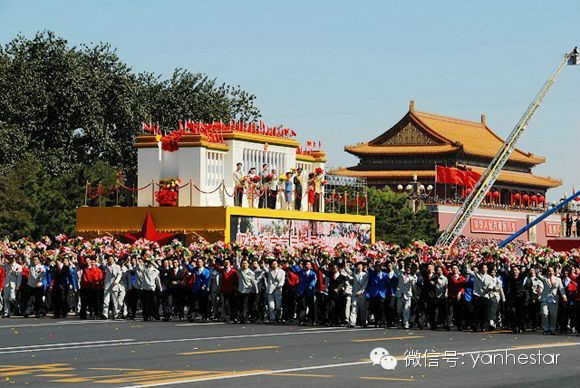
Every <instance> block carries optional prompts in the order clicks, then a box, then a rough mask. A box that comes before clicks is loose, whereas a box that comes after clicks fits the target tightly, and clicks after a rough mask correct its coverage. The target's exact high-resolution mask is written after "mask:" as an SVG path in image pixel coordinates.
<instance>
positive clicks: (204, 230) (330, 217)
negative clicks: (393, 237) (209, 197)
mask: <svg viewBox="0 0 580 388" xmlns="http://www.w3.org/2000/svg"><path fill="white" fill-rule="evenodd" d="M147 213H150V214H151V217H152V218H153V222H154V225H155V230H157V231H159V232H170V233H175V234H176V235H182V236H183V237H184V238H185V242H186V243H190V242H193V241H197V240H198V239H199V238H200V237H202V238H204V239H206V240H207V241H209V242H216V241H224V242H226V243H229V242H230V241H231V228H232V227H235V225H232V220H233V222H236V220H238V219H239V218H236V217H248V219H252V218H254V219H269V220H280V221H283V220H296V221H319V222H322V223H324V222H329V223H344V224H362V225H364V228H365V229H366V230H367V231H368V234H369V237H370V242H372V243H374V241H375V217H374V216H368V215H351V214H337V213H316V212H302V211H293V210H272V209H257V208H241V207H81V208H78V209H77V225H76V230H77V234H78V235H79V236H83V237H85V238H94V237H100V236H112V237H120V236H122V235H123V234H125V233H131V232H137V231H140V230H141V228H142V227H143V222H144V221H145V219H146V217H147ZM351 234H352V232H351Z"/></svg>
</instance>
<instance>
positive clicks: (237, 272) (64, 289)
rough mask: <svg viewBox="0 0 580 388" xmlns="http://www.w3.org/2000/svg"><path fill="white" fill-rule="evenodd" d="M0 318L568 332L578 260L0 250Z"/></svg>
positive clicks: (477, 249) (379, 249) (374, 249)
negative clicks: (0, 315) (73, 317)
mask: <svg viewBox="0 0 580 388" xmlns="http://www.w3.org/2000/svg"><path fill="white" fill-rule="evenodd" d="M0 255H1V261H2V265H1V266H0V287H1V288H2V289H3V292H2V298H1V302H2V304H3V312H4V317H10V316H14V315H22V316H24V317H28V316H31V315H34V316H36V317H42V316H46V315H48V314H52V316H53V317H54V318H61V319H62V318H67V316H69V315H72V314H77V315H78V316H79V317H80V319H87V318H92V319H123V318H126V319H135V317H137V315H138V313H140V315H141V316H142V318H143V320H145V321H147V320H157V319H163V320H165V321H169V320H172V319H177V320H180V321H182V320H184V319H189V320H190V321H192V322H198V321H199V322H205V321H207V320H218V321H225V322H231V323H250V322H253V323H271V324H288V323H298V324H301V325H307V324H308V325H328V326H346V325H348V326H350V327H355V326H362V327H367V326H368V325H374V326H375V327H401V328H405V329H408V328H419V329H423V328H429V329H432V330H436V329H443V330H451V329H452V328H454V329H457V330H475V331H479V330H495V329H500V328H504V329H510V330H512V331H513V332H514V333H519V332H523V331H526V330H531V331H536V330H541V331H542V332H543V333H544V334H556V333H580V288H579V286H580V284H579V283H580V277H579V275H580V253H579V252H578V251H572V252H569V253H558V252H554V251H552V250H550V249H549V248H544V247H540V246H536V245H533V244H521V243H516V244H515V245H510V246H508V247H507V248H501V249H500V248H497V246H496V245H495V244H493V243H488V242H475V241H472V240H463V241H461V242H460V243H459V244H458V245H457V246H456V247H455V248H454V250H453V251H450V250H448V249H440V248H437V247H432V246H428V245H427V244H424V243H422V242H416V243H414V244H412V245H411V246H410V247H407V248H401V247H399V246H396V245H389V244H385V243H384V242H379V243H377V244H372V245H362V244H359V245H357V246H347V245H342V244H339V245H337V246H334V247H329V246H322V245H316V244H308V245H301V246H296V247H286V246H280V245H269V246H268V245H263V244H260V245H246V246H242V245H239V244H225V243H223V242H218V243H214V244H209V243H207V242H204V241H200V242H198V243H194V244H190V245H188V246H187V245H185V244H183V243H181V242H179V241H177V240H175V241H173V242H172V243H171V244H168V245H165V246H159V245H158V244H157V243H153V242H149V241H145V240H139V241H137V242H136V243H134V244H124V243H122V242H120V241H118V240H115V239H112V238H108V237H107V238H98V239H95V240H91V241H89V240H84V239H82V238H80V237H77V238H67V237H66V236H63V235H61V236H57V238H56V239H55V240H54V241H53V240H51V239H49V238H47V237H44V238H43V239H41V240H40V241H38V242H31V241H29V240H24V239H23V240H18V241H4V242H0Z"/></svg>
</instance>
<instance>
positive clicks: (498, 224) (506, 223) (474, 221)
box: [470, 217, 518, 234]
mask: <svg viewBox="0 0 580 388" xmlns="http://www.w3.org/2000/svg"><path fill="white" fill-rule="evenodd" d="M470 225H471V233H493V234H514V233H515V232H517V231H518V222H517V221H516V220H510V219H505V218H483V217H471V220H470Z"/></svg>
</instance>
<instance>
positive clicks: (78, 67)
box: [0, 32, 260, 238]
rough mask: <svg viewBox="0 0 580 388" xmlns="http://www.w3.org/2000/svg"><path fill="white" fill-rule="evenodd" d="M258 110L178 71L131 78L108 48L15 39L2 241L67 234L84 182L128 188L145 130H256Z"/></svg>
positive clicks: (3, 104) (2, 138) (10, 47)
mask: <svg viewBox="0 0 580 388" xmlns="http://www.w3.org/2000/svg"><path fill="white" fill-rule="evenodd" d="M254 100H255V96H254V95H252V94H250V93H248V92H246V91H243V90H242V89H241V88H240V87H239V86H236V87H232V86H229V85H225V84H222V85H219V84H218V83H217V82H216V80H214V79H210V78H208V77H207V76H206V75H203V74H195V73H190V72H188V71H186V70H182V69H177V70H175V72H174V73H173V75H172V76H171V77H170V78H169V79H167V80H164V79H162V78H161V77H160V76H158V75H155V74H151V73H142V74H136V73H135V72H133V70H132V69H131V68H130V66H129V65H127V64H125V63H123V62H122V61H121V60H120V59H119V57H118V55H117V53H116V52H115V50H114V49H113V48H111V46H110V45H108V44H105V43H99V44H96V45H92V46H88V45H81V46H80V47H71V46H69V44H68V42H67V41H66V40H65V39H63V38H60V37H58V36H56V35H55V34H54V33H52V32H41V33H38V34H36V36H35V37H34V38H32V39H28V38H26V37H24V36H20V35H19V36H17V37H16V38H15V39H14V40H12V41H11V42H9V43H8V44H6V45H5V46H3V47H0V237H1V236H4V235H10V236H13V237H20V236H31V237H35V238H37V237H39V236H40V235H42V234H44V233H48V234H55V233H56V234H58V233H61V232H65V233H70V232H72V231H73V229H74V212H75V208H76V207H77V206H79V205H81V204H82V202H83V197H84V187H85V183H86V181H87V180H89V181H90V182H92V183H94V184H97V183H98V182H99V181H101V182H102V183H103V184H104V185H105V186H106V187H107V188H111V187H112V186H113V185H114V184H115V182H116V174H117V172H118V173H123V176H124V177H125V178H126V182H127V184H128V185H131V184H132V183H134V181H135V174H136V164H137V158H136V151H135V148H134V147H133V143H134V140H135V136H136V135H137V134H139V133H140V131H141V123H142V122H150V121H151V122H159V123H160V125H161V127H162V128H164V129H175V128H176V127H177V123H178V120H180V119H191V120H195V121H212V120H218V121H219V120H222V121H224V122H226V121H229V120H234V119H235V120H247V121H253V120H256V119H257V118H258V117H259V116H260V112H259V110H258V109H257V108H256V107H255V106H254ZM105 181H107V182H105ZM130 196H131V195H130V194H125V197H122V198H120V202H121V204H122V203H127V202H130ZM114 202H115V200H114V199H109V200H108V202H106V203H105V202H104V203H103V205H105V204H113V203H114Z"/></svg>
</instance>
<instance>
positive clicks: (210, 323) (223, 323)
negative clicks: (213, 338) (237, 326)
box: [175, 322, 225, 327]
mask: <svg viewBox="0 0 580 388" xmlns="http://www.w3.org/2000/svg"><path fill="white" fill-rule="evenodd" d="M215 325H225V322H206V323H195V322H191V323H177V324H176V325H175V326H177V327H187V326H215Z"/></svg>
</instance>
